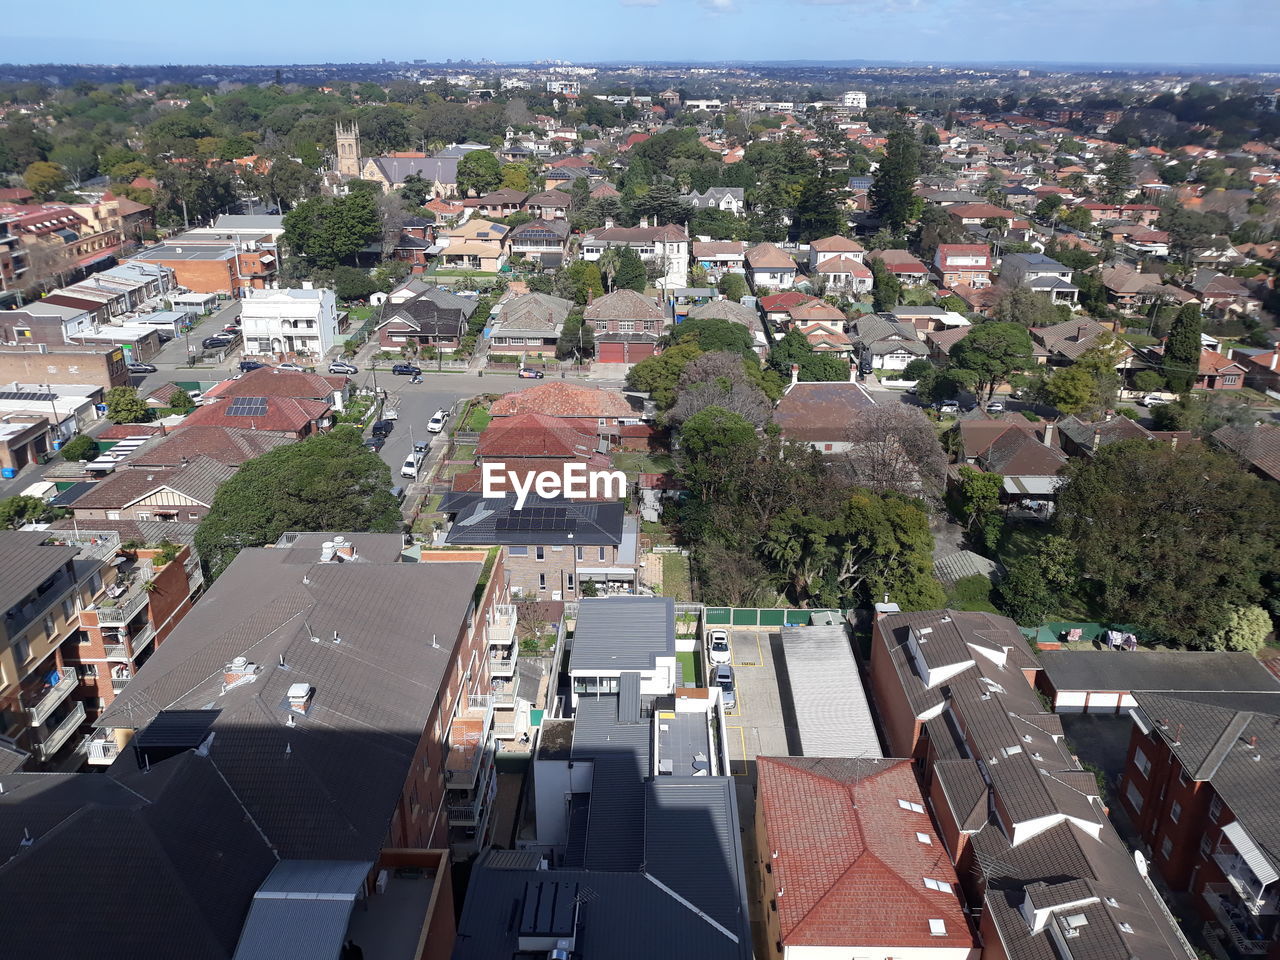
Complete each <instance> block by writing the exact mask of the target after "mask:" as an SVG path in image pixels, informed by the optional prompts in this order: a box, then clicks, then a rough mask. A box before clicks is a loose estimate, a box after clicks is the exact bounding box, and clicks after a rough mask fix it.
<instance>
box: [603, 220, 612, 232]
mask: <svg viewBox="0 0 1280 960" xmlns="http://www.w3.org/2000/svg"><path fill="white" fill-rule="evenodd" d="M604 228H605V229H606V230H612V229H613V217H605V218H604Z"/></svg>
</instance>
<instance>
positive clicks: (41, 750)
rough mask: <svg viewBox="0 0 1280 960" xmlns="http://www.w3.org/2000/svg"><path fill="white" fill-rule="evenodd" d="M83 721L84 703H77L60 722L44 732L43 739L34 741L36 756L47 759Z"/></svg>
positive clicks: (69, 737) (60, 747)
mask: <svg viewBox="0 0 1280 960" xmlns="http://www.w3.org/2000/svg"><path fill="white" fill-rule="evenodd" d="M82 723H84V704H83V703H77V704H76V706H75V709H74V710H72V711H71V712H70V713H69V714H67V715H66V717H65V718H63V720H62V722H61V723H59V724H58V725H57V726H56V727H54V728H53V729H52V730H50V731H49V732H48V733H47V734H45V738H44V740H43V741H40V742H37V743H36V756H38V757H39V758H40V759H41V760H45V761H47V760H49V759H50V758H51V757H53V755H54V754H56V753H57V752H58V751H59V750H61V749H62V745H63V744H64V743H66V742H67V741H68V740H69V739H71V735H72V734H73V733H75V732H76V731H77V730H79V729H80V724H82Z"/></svg>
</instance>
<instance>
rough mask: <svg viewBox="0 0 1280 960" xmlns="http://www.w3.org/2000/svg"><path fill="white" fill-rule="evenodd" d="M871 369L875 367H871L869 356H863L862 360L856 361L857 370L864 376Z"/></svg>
mask: <svg viewBox="0 0 1280 960" xmlns="http://www.w3.org/2000/svg"><path fill="white" fill-rule="evenodd" d="M873 369H875V368H874V367H872V365H871V358H870V357H863V358H862V360H861V361H859V363H858V372H859V373H861V374H862V375H863V376H864V377H865V376H868V375H869V374H870V373H871V371H872V370H873Z"/></svg>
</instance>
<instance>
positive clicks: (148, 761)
mask: <svg viewBox="0 0 1280 960" xmlns="http://www.w3.org/2000/svg"><path fill="white" fill-rule="evenodd" d="M142 762H143V763H144V764H145V766H144V767H143V773H150V772H151V754H149V753H144V754H143V755H142Z"/></svg>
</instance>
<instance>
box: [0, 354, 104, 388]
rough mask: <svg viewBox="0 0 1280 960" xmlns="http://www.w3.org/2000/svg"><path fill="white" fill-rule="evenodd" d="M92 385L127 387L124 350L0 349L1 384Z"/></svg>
mask: <svg viewBox="0 0 1280 960" xmlns="http://www.w3.org/2000/svg"><path fill="white" fill-rule="evenodd" d="M14 380H17V381H19V382H21V383H49V384H57V383H77V384H85V383H88V384H93V385H95V386H99V387H102V388H103V389H110V388H111V387H119V386H124V385H126V384H128V382H129V371H128V369H127V368H126V367H125V365H124V351H123V350H121V349H120V348H119V347H104V348H102V349H101V350H92V349H90V348H85V349H84V350H75V351H63V350H50V351H49V352H47V353H40V352H39V351H37V350H36V349H34V348H31V349H24V348H22V347H5V348H3V349H0V382H3V383H7V382H10V381H14Z"/></svg>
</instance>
